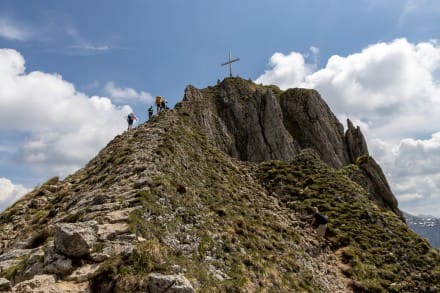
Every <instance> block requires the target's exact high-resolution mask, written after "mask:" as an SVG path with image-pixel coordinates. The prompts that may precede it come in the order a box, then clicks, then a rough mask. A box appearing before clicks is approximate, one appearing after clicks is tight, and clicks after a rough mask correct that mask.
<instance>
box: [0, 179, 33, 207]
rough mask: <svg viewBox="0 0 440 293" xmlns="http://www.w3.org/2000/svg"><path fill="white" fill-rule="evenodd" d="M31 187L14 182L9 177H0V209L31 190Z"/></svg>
mask: <svg viewBox="0 0 440 293" xmlns="http://www.w3.org/2000/svg"><path fill="white" fill-rule="evenodd" d="M29 191H30V189H28V188H26V187H24V186H23V185H20V184H14V183H12V182H11V180H9V179H7V178H0V211H2V210H3V209H4V208H5V207H7V206H8V205H10V204H11V203H12V202H14V201H16V200H17V199H19V198H20V197H21V196H23V195H24V194H26V193H27V192H29Z"/></svg>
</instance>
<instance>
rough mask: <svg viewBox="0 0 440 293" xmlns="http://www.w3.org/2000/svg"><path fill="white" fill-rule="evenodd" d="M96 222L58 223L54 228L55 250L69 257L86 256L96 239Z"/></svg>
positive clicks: (88, 254)
mask: <svg viewBox="0 0 440 293" xmlns="http://www.w3.org/2000/svg"><path fill="white" fill-rule="evenodd" d="M96 225H97V223H96V222H83V223H60V224H58V225H57V226H56V228H55V237H54V241H55V242H54V244H55V250H56V251H57V252H59V253H61V254H64V255H67V256H70V257H88V256H90V251H91V249H92V247H93V244H94V243H95V241H96V231H95V228H94V227H96Z"/></svg>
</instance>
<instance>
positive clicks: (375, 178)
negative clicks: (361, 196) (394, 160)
mask: <svg viewBox="0 0 440 293" xmlns="http://www.w3.org/2000/svg"><path fill="white" fill-rule="evenodd" d="M359 168H360V169H361V170H362V172H363V174H364V178H365V180H364V182H360V183H361V185H362V186H363V187H364V188H365V189H366V190H367V191H368V192H369V194H370V195H371V196H372V197H373V198H374V199H375V200H376V202H377V203H378V204H379V205H381V206H383V207H387V208H389V209H391V210H392V211H393V212H394V213H396V214H397V215H398V216H400V218H402V219H404V218H403V214H402V212H401V211H400V210H399V209H398V207H397V199H396V197H395V196H394V194H393V192H392V191H391V188H390V185H389V184H388V181H387V178H386V177H385V174H384V173H383V171H382V168H381V167H380V166H379V164H377V163H376V161H375V160H374V159H373V158H372V157H370V156H368V157H367V158H366V159H365V160H363V161H361V162H360V163H359Z"/></svg>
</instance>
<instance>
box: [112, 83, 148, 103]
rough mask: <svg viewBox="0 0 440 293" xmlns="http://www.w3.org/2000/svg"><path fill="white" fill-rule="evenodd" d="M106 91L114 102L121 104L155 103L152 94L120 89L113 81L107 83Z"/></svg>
mask: <svg viewBox="0 0 440 293" xmlns="http://www.w3.org/2000/svg"><path fill="white" fill-rule="evenodd" d="M104 91H105V93H106V94H107V95H108V96H109V97H110V98H111V99H112V101H114V102H115V103H119V104H120V103H130V102H135V103H136V102H141V103H144V104H152V103H153V96H152V95H151V94H150V93H147V92H144V91H141V92H138V91H136V90H134V89H132V88H122V87H118V86H116V84H115V83H114V82H113V81H111V82H108V83H106V85H105V86H104Z"/></svg>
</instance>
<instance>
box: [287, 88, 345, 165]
mask: <svg viewBox="0 0 440 293" xmlns="http://www.w3.org/2000/svg"><path fill="white" fill-rule="evenodd" d="M279 99H280V105H281V109H282V110H283V117H284V119H283V123H284V125H285V127H286V128H287V129H288V131H289V133H290V134H291V135H292V137H293V139H294V141H295V142H296V145H298V146H299V147H300V148H301V149H305V148H312V149H314V150H316V151H317V152H318V153H319V155H320V157H321V159H322V160H323V161H324V162H326V163H327V164H329V165H330V166H332V167H335V168H340V167H342V166H344V165H346V164H349V163H350V159H349V156H348V154H347V148H346V145H345V142H344V128H343V126H342V124H341V123H340V122H339V121H338V119H337V118H336V117H335V115H334V114H333V113H332V111H331V110H330V108H329V107H328V105H327V104H326V103H325V101H324V100H323V99H322V98H321V96H320V95H319V93H318V92H317V91H315V90H308V89H298V88H296V89H289V90H287V91H285V92H283V93H282V94H281V95H280V98H279Z"/></svg>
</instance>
